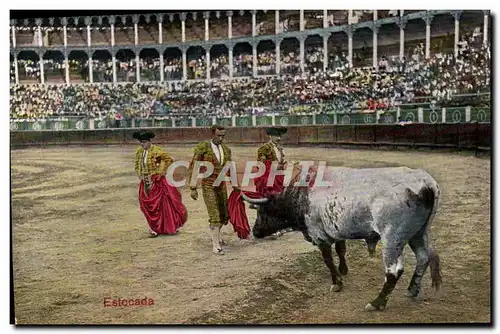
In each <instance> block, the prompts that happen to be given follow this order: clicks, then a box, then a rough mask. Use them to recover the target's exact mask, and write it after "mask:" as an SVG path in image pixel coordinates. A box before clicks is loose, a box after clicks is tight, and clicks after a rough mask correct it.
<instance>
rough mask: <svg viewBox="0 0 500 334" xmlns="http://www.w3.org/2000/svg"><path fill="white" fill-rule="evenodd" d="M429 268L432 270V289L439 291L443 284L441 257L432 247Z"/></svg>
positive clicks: (430, 248)
mask: <svg viewBox="0 0 500 334" xmlns="http://www.w3.org/2000/svg"><path fill="white" fill-rule="evenodd" d="M429 267H430V269H431V280H432V287H433V288H434V289H435V290H436V291H437V290H439V289H440V288H441V283H442V282H443V280H442V278H441V264H440V259H439V255H438V254H437V253H436V251H434V249H433V248H432V247H429Z"/></svg>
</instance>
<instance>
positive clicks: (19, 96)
mask: <svg viewBox="0 0 500 334" xmlns="http://www.w3.org/2000/svg"><path fill="white" fill-rule="evenodd" d="M323 56H324V54H323V49H322V48H321V47H309V48H308V49H307V52H306V57H305V58H306V59H305V64H304V70H305V71H304V73H303V74H301V72H300V61H299V59H298V57H297V55H296V54H294V53H286V52H283V54H281V62H282V73H281V76H279V77H278V76H274V74H275V54H274V52H264V53H259V55H258V59H257V62H258V74H259V75H263V76H259V77H245V76H248V75H250V76H251V75H252V70H253V60H252V56H251V54H243V55H238V56H236V57H234V58H233V71H234V73H233V74H234V78H233V79H232V80H230V79H229V60H228V57H227V55H221V56H218V57H214V59H210V74H211V77H212V78H217V79H215V80H199V81H165V82H163V83H158V82H156V83H153V82H143V83H136V82H133V81H135V75H136V68H135V60H132V61H130V62H128V63H127V62H121V63H120V64H119V66H118V67H117V76H119V78H122V79H123V80H121V81H128V82H126V83H123V84H117V85H113V84H111V83H109V84H108V83H94V84H82V85H69V86H67V85H51V84H46V85H16V84H11V87H10V102H11V107H10V110H11V113H10V115H11V118H12V119H20V118H21V119H29V120H35V119H43V118H47V117H61V116H80V117H108V116H109V117H115V115H117V114H118V115H120V117H122V116H123V117H125V118H134V117H136V118H140V117H151V116H152V115H154V116H157V115H159V116H165V117H170V116H173V115H214V114H215V115H223V116H232V115H246V114H248V112H252V110H254V111H255V110H261V111H262V110H265V108H267V107H269V108H272V109H273V110H282V111H285V112H286V111H287V110H288V109H289V107H291V106H296V105H304V104H324V105H328V106H329V107H330V109H334V110H343V111H346V110H352V109H371V110H373V109H377V108H378V109H385V108H391V107H395V106H397V105H398V104H400V103H408V102H411V101H414V100H415V99H416V98H418V97H422V96H425V97H431V99H432V100H433V101H434V103H446V101H448V100H450V99H451V97H452V96H455V95H459V94H473V93H478V92H484V91H489V89H490V70H491V69H490V59H491V55H490V47H489V45H483V44H482V41H480V40H479V39H478V38H476V37H473V36H467V37H465V38H464V39H463V40H462V41H461V43H460V49H459V55H458V57H457V58H456V59H455V57H454V55H453V54H439V53H438V54H434V55H433V56H432V57H431V58H429V59H425V56H424V48H423V46H420V47H418V48H416V50H415V51H414V53H413V54H412V56H411V57H409V58H408V59H406V58H403V59H401V60H396V61H388V59H386V58H385V57H381V59H380V62H379V66H378V68H352V67H350V66H349V63H348V61H347V59H346V55H345V53H336V54H334V55H331V57H330V56H329V66H328V68H327V70H326V71H323ZM164 65H165V67H164V74H165V79H166V80H180V79H182V61H179V60H176V59H166V60H165V64H164ZM20 66H24V67H23V68H24V69H23V70H25V71H26V73H28V72H29V73H30V75H32V76H37V75H38V76H39V75H40V73H39V69H38V68H37V66H34V63H33V62H25V63H22V64H20ZM61 66H64V64H61V63H58V62H52V63H50V66H47V67H44V70H46V71H49V70H52V71H61V70H63V69H64V67H61ZM70 66H76V67H78V64H77V63H71V64H70ZM85 66H87V68H88V63H87V64H84V67H85ZM92 66H93V76H94V80H96V79H97V78H103V79H106V80H108V81H109V79H110V77H111V78H112V64H111V61H109V62H107V63H106V62H102V61H101V62H99V61H96V60H93V64H92ZM188 67H189V73H190V74H189V76H188V78H194V79H204V78H205V77H206V71H207V68H206V61H205V59H204V56H202V57H200V58H198V59H196V60H193V61H190V62H189V63H188ZM140 68H141V81H159V71H158V69H159V68H160V64H159V61H157V60H141V65H140ZM12 72H13V69H12V67H11V76H12V75H14V74H13V73H12ZM83 72H85V71H83ZM99 76H101V77H99ZM143 76H144V78H143ZM262 108H264V109H262ZM249 110H250V111H249Z"/></svg>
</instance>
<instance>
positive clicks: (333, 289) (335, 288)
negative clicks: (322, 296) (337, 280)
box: [330, 284, 344, 292]
mask: <svg viewBox="0 0 500 334" xmlns="http://www.w3.org/2000/svg"><path fill="white" fill-rule="evenodd" d="M343 288H344V286H343V285H342V284H332V286H331V287H330V292H340V291H342V289H343Z"/></svg>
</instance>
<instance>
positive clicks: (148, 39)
mask: <svg viewBox="0 0 500 334" xmlns="http://www.w3.org/2000/svg"><path fill="white" fill-rule="evenodd" d="M137 34H138V37H139V43H140V44H158V43H159V34H158V22H156V16H155V17H154V22H153V21H152V20H151V16H150V15H144V14H141V15H140V16H139V22H138V24H137Z"/></svg>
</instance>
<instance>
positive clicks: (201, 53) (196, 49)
mask: <svg viewBox="0 0 500 334" xmlns="http://www.w3.org/2000/svg"><path fill="white" fill-rule="evenodd" d="M186 57H187V78H188V79H205V78H206V77H207V72H206V66H207V63H206V61H205V57H206V52H205V49H204V48H203V47H202V46H199V45H198V46H192V47H190V48H189V49H187V51H186Z"/></svg>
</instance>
